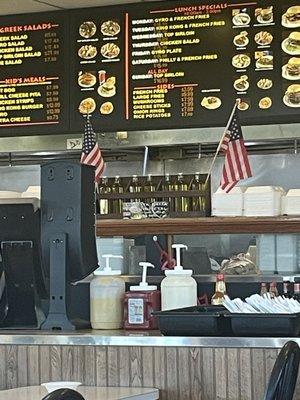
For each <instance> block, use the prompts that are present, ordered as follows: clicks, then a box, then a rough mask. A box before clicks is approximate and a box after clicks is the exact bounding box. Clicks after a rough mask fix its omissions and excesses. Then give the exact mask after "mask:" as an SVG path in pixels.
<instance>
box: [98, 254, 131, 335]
mask: <svg viewBox="0 0 300 400" xmlns="http://www.w3.org/2000/svg"><path fill="white" fill-rule="evenodd" d="M102 257H103V258H104V259H105V267H104V269H103V270H101V269H100V268H98V269H97V270H96V271H95V272H94V275H95V278H94V279H93V280H92V282H91V286H90V314H91V317H90V318H91V325H92V328H93V329H121V328H122V327H123V299H124V293H125V282H124V280H123V279H122V278H121V277H119V276H118V275H121V271H115V270H112V269H111V267H110V259H111V258H123V257H122V256H115V255H112V254H104V255H103V256H102Z"/></svg>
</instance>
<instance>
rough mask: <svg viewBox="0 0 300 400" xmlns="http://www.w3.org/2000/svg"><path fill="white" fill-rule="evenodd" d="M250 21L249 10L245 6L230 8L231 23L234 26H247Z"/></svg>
mask: <svg viewBox="0 0 300 400" xmlns="http://www.w3.org/2000/svg"><path fill="white" fill-rule="evenodd" d="M250 22H251V17H250V14H249V10H248V9H247V8H242V9H240V8H234V9H233V10H232V23H233V25H234V26H236V27H239V26H240V27H248V26H249V24H250Z"/></svg>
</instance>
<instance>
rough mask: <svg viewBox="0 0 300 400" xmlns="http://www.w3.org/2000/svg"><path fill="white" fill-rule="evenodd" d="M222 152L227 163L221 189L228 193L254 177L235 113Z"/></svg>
mask: <svg viewBox="0 0 300 400" xmlns="http://www.w3.org/2000/svg"><path fill="white" fill-rule="evenodd" d="M221 150H222V151H223V152H224V153H225V163H224V166H223V172H222V177H221V188H222V189H223V190H224V191H225V192H226V193H228V192H230V190H231V189H232V188H233V187H234V186H235V185H236V184H237V182H238V181H240V180H241V179H246V178H250V177H251V176H252V172H251V167H250V164H249V159H248V154H247V150H246V147H245V143H244V138H243V134H242V128H241V125H240V123H239V120H238V116H237V112H236V111H235V112H234V114H233V116H232V118H231V121H230V122H229V124H228V130H227V132H226V134H225V136H224V138H223V140H222V143H221Z"/></svg>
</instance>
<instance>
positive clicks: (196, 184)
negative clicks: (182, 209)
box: [190, 172, 205, 212]
mask: <svg viewBox="0 0 300 400" xmlns="http://www.w3.org/2000/svg"><path fill="white" fill-rule="evenodd" d="M203 186H204V185H203V184H202V183H201V182H200V172H196V173H195V176H194V178H193V181H192V185H191V190H198V191H199V192H202V191H203ZM204 201H205V199H204V197H203V196H200V195H199V196H195V197H191V198H190V203H191V204H190V209H191V211H198V212H200V211H204V209H205V202H204Z"/></svg>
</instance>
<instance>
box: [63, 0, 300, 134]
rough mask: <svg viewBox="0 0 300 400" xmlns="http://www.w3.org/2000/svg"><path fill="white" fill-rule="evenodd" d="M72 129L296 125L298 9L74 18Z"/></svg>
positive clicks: (175, 10) (213, 7) (193, 9)
mask: <svg viewBox="0 0 300 400" xmlns="http://www.w3.org/2000/svg"><path fill="white" fill-rule="evenodd" d="M71 21H72V22H71V38H72V40H73V43H72V45H73V46H72V47H71V52H72V65H71V75H72V76H73V82H72V83H71V91H72V95H71V109H72V110H74V117H73V118H72V121H71V129H72V130H74V129H76V128H77V129H78V126H81V125H80V124H82V121H83V118H82V116H84V115H86V114H91V115H92V122H93V126H94V128H95V129H96V130H98V131H101V130H102V131H114V130H124V129H125V130H144V129H147V130H148V129H162V128H185V127H209V126H221V125H225V123H226V120H227V119H228V116H229V114H230V111H231V109H232V107H233V104H234V103H235V100H236V99H237V98H239V99H241V101H240V104H239V107H238V108H239V110H240V117H241V121H242V123H243V124H264V123H284V122H297V121H298V122H299V121H300V3H297V0H296V1H294V0H293V1H291V0H280V1H276V2H275V1H274V0H269V1H266V0H264V1H240V0H234V1H231V2H230V3H228V2H222V1H212V2H209V3H205V2H199V1H198V2H197V1H196V2H184V3H183V2H182V1H180V2H179V1H177V2H153V3H143V4H142V5H141V4H131V5H127V6H126V7H125V6H124V7H120V6H117V7H109V8H106V7H104V8H96V9H85V10H80V11H74V12H73V13H72V17H71Z"/></svg>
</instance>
